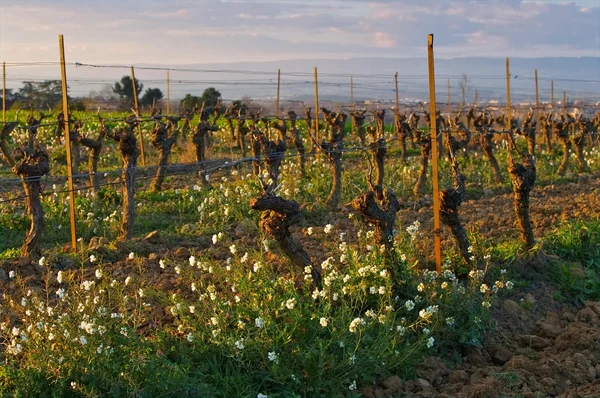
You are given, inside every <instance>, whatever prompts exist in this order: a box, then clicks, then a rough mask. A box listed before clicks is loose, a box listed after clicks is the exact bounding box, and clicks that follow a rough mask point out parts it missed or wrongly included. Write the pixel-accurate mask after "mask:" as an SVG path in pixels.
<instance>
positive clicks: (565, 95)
mask: <svg viewBox="0 0 600 398" xmlns="http://www.w3.org/2000/svg"><path fill="white" fill-rule="evenodd" d="M563 109H564V110H565V112H566V111H567V90H563Z"/></svg>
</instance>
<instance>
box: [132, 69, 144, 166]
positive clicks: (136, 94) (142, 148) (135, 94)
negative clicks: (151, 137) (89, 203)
mask: <svg viewBox="0 0 600 398" xmlns="http://www.w3.org/2000/svg"><path fill="white" fill-rule="evenodd" d="M131 84H132V85H133V104H134V105H135V115H136V116H137V117H138V118H141V115H140V107H139V105H138V92H137V87H136V86H135V71H134V70H133V66H132V67H131ZM138 134H139V136H140V154H141V155H142V166H145V165H146V155H145V153H144V136H143V135H142V123H141V122H140V123H138Z"/></svg>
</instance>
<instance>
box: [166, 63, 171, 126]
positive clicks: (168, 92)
mask: <svg viewBox="0 0 600 398" xmlns="http://www.w3.org/2000/svg"><path fill="white" fill-rule="evenodd" d="M167 115H171V80H170V79H169V71H167Z"/></svg>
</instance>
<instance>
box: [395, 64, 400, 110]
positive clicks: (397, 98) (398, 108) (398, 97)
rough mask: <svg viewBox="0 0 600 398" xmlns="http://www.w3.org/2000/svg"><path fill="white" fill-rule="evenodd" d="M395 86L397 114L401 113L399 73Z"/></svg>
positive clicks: (396, 75) (396, 76)
mask: <svg viewBox="0 0 600 398" xmlns="http://www.w3.org/2000/svg"><path fill="white" fill-rule="evenodd" d="M394 85H395V86H396V112H398V113H400V94H399V93H398V72H396V74H395V75H394Z"/></svg>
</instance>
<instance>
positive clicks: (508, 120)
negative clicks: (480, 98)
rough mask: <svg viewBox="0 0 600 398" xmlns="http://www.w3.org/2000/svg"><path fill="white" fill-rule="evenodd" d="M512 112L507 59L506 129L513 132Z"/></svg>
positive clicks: (508, 61)
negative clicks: (511, 127)
mask: <svg viewBox="0 0 600 398" xmlns="http://www.w3.org/2000/svg"><path fill="white" fill-rule="evenodd" d="M511 113H512V111H511V108H510V60H509V59H508V57H506V129H507V130H508V131H511V129H510V126H511V122H512V115H511Z"/></svg>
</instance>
